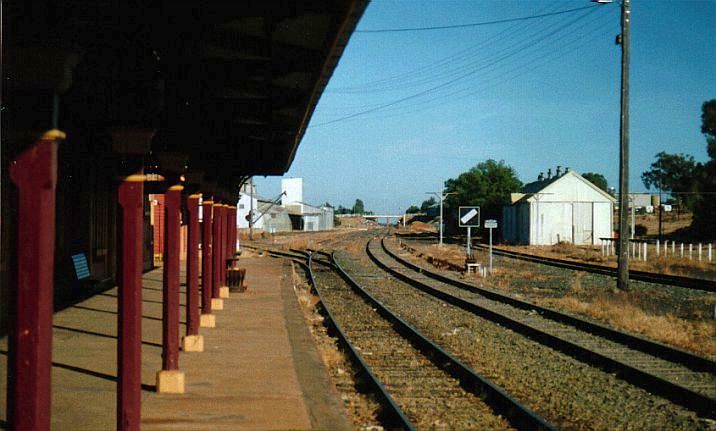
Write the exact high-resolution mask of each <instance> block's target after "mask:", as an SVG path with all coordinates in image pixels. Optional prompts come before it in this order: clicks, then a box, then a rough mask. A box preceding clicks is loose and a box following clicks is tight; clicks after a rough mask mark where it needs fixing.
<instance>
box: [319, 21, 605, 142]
mask: <svg viewBox="0 0 716 431" xmlns="http://www.w3.org/2000/svg"><path fill="white" fill-rule="evenodd" d="M582 9H584V8H582ZM592 13H594V10H590V11H588V12H587V13H585V14H582V15H581V16H579V17H578V18H577V19H575V20H573V21H571V22H570V23H568V24H566V25H562V26H560V27H557V28H555V29H554V30H552V31H550V32H548V33H546V34H540V36H539V37H537V38H536V39H531V40H525V41H522V42H521V45H518V46H517V47H514V49H512V50H506V51H507V52H502V53H500V55H499V56H498V57H497V58H493V59H490V60H489V62H488V63H487V64H484V63H482V64H480V65H474V66H473V67H471V68H469V69H468V70H467V71H464V73H461V74H459V75H457V76H455V77H454V78H452V79H450V80H448V81H445V82H442V83H441V84H439V85H436V86H433V87H431V88H427V89H425V90H422V91H419V92H417V93H415V94H412V95H409V96H406V97H402V98H399V99H397V100H393V101H391V102H389V103H384V104H382V105H378V106H376V107H373V108H371V109H365V110H362V111H359V112H355V113H352V114H349V115H345V116H342V117H340V118H335V119H332V120H327V121H324V122H321V123H318V124H313V125H310V126H309V128H314V127H321V126H326V125H329V124H333V123H338V122H342V121H345V120H349V119H352V118H355V117H360V116H364V115H366V114H370V113H373V112H376V111H382V110H385V109H386V108H389V107H392V106H396V105H399V104H402V103H404V102H406V101H409V100H413V99H416V98H419V97H421V96H424V95H426V94H429V93H432V92H434V91H436V90H440V89H443V88H446V87H448V86H451V85H452V84H454V83H457V82H459V81H462V80H464V79H465V78H467V77H469V76H473V75H475V74H476V73H477V72H480V71H484V70H486V69H490V68H492V67H494V66H495V65H497V64H498V63H500V62H503V61H504V60H506V59H508V58H511V57H514V56H515V55H517V54H519V53H521V52H523V51H525V50H526V49H529V48H531V47H534V46H536V45H537V44H539V43H540V42H542V41H544V40H546V39H548V38H550V37H551V36H553V35H555V34H557V33H559V32H561V31H564V30H565V29H568V28H569V27H570V26H573V25H575V24H576V23H578V22H579V21H580V20H581V19H583V18H585V17H586V16H588V15H590V14H592ZM453 76H454V75H453Z"/></svg>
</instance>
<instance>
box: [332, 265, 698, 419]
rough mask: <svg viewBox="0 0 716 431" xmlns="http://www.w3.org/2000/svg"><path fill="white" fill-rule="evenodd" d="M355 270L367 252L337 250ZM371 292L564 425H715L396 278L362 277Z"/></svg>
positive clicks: (364, 271) (360, 271) (358, 271)
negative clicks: (399, 281)
mask: <svg viewBox="0 0 716 431" xmlns="http://www.w3.org/2000/svg"><path fill="white" fill-rule="evenodd" d="M337 257H338V259H339V260H340V262H341V263H342V264H343V265H346V266H347V267H348V268H349V270H350V271H351V273H355V274H366V275H367V274H369V273H370V271H369V270H368V268H366V267H365V266H364V265H362V264H361V263H360V260H361V259H360V257H359V256H354V255H349V254H348V253H338V254H337ZM356 278H357V279H358V281H359V282H360V283H361V284H364V285H365V286H366V287H367V288H368V289H369V290H370V291H371V293H372V294H374V295H376V296H377V297H378V298H379V299H380V300H381V301H383V302H384V303H386V304H387V305H388V306H389V307H391V309H393V310H394V311H395V312H396V313H398V314H399V315H401V316H403V318H405V319H406V320H408V321H409V322H410V323H411V324H412V325H414V326H416V327H417V328H418V329H419V330H420V331H421V332H424V333H425V334H426V335H428V336H430V337H431V338H432V339H433V340H434V341H435V342H436V343H438V344H440V345H441V346H443V347H444V348H446V349H447V350H448V351H450V352H451V353H453V354H454V355H456V356H458V357H459V358H460V359H461V360H462V361H464V362H465V363H467V364H468V365H470V366H471V367H473V368H474V369H475V370H477V371H478V372H480V373H481V374H483V375H484V376H486V377H487V378H489V379H491V380H493V381H494V382H496V384H498V385H500V386H501V387H503V388H505V389H506V390H507V391H508V392H509V393H511V394H512V395H513V396H515V397H517V398H518V399H520V400H521V401H522V402H524V403H526V404H527V405H529V406H530V407H531V408H532V409H533V410H535V411H537V413H538V414H540V415H543V416H544V417H546V418H548V419H549V420H550V421H552V422H554V423H555V424H557V425H558V426H561V427H564V428H574V429H614V428H626V427H635V428H642V429H655V428H658V429H708V428H709V426H710V422H709V421H708V420H701V419H699V418H698V417H697V416H696V415H694V414H693V413H690V412H688V411H686V410H684V409H683V408H680V407H678V406H675V405H674V404H672V403H670V402H668V401H667V400H665V399H663V398H660V397H655V396H653V395H651V394H648V393H646V392H645V391H643V390H641V389H638V388H635V387H633V386H632V385H629V384H627V383H625V382H623V381H620V380H619V379H617V378H615V377H614V376H613V375H610V374H608V373H604V372H602V371H599V370H596V369H594V368H593V367H590V366H586V365H585V364H582V363H580V362H578V361H576V360H575V359H573V358H571V357H565V355H562V354H559V353H557V352H555V351H554V350H552V349H549V348H547V347H545V346H541V345H539V344H537V343H535V342H534V341H531V340H528V339H525V338H524V337H522V336H519V335H517V334H515V333H514V332H512V331H510V330H507V329H505V328H503V327H501V326H500V325H496V324H494V323H492V322H489V321H485V320H483V319H481V318H479V317H476V316H474V315H472V314H469V313H466V312H465V311H463V310H459V309H457V308H455V307H452V306H450V305H447V304H445V303H443V302H441V301H439V300H436V299H435V298H432V297H429V296H427V295H426V294H424V293H421V292H418V291H416V290H415V289H414V288H412V287H407V286H405V285H404V284H402V285H401V283H398V282H397V281H396V280H394V279H385V278H377V277H376V276H375V271H373V275H372V276H368V277H363V276H359V275H356Z"/></svg>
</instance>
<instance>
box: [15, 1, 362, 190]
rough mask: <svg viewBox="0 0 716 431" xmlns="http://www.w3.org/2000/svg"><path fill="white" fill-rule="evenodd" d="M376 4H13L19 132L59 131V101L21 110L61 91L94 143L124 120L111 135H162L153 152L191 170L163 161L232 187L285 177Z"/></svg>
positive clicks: (63, 115) (67, 123) (76, 127)
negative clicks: (53, 127) (55, 114)
mask: <svg viewBox="0 0 716 431" xmlns="http://www.w3.org/2000/svg"><path fill="white" fill-rule="evenodd" d="M366 5H367V0H337V1H335V0H323V1H306V2H285V1H228V0H209V1H201V2H195V1H191V2H190V1H160V2H116V1H109V0H100V1H94V2H87V1H79V0H68V1H63V2H55V1H33V0H27V1H20V0H12V1H8V2H5V3H4V17H3V18H4V23H3V24H4V33H5V34H4V35H3V41H4V44H5V45H6V47H7V49H5V50H4V53H3V57H4V58H3V63H4V66H8V67H7V72H4V75H5V76H4V77H3V78H4V80H3V82H4V88H3V93H4V94H3V96H6V93H7V95H9V97H3V100H4V101H8V106H10V107H11V108H15V109H14V111H12V114H13V115H9V116H8V119H9V120H10V121H11V122H13V124H11V125H10V126H9V127H10V128H13V127H14V128H32V127H35V126H37V127H38V128H41V127H43V125H42V124H40V125H38V123H43V122H44V121H45V120H44V119H45V118H46V119H47V121H46V122H47V123H48V124H47V126H49V125H50V124H49V122H50V121H49V118H50V116H49V111H51V108H49V107H46V106H43V107H42V109H40V112H41V113H38V109H37V104H38V103H35V102H34V101H33V103H34V105H35V106H34V109H25V110H23V107H22V106H20V104H21V103H23V102H27V101H28V100H30V99H28V98H27V97H28V96H27V95H28V94H32V97H35V94H33V93H37V92H42V91H47V89H48V88H49V89H54V90H56V92H57V93H61V94H62V97H61V111H60V124H59V126H60V128H62V129H63V130H66V131H67V132H68V139H69V140H72V139H73V138H75V139H78V136H79V135H80V134H86V135H87V136H91V139H93V140H94V143H93V144H92V145H96V142H97V139H96V136H98V135H102V134H103V132H102V130H114V131H116V130H119V129H118V128H124V129H121V131H122V133H120V134H117V133H114V134H112V133H107V134H108V135H111V136H112V139H114V140H117V139H118V138H117V136H122V137H126V136H130V135H131V136H139V135H140V134H137V133H134V134H131V133H127V132H126V129H127V128H129V129H132V128H136V129H140V130H153V131H156V133H155V134H154V137H153V140H152V142H151V146H150V148H149V147H148V148H147V154H148V153H149V149H151V153H152V156H151V157H154V158H153V159H152V160H159V159H160V157H158V155H160V154H161V153H164V152H166V153H170V154H173V155H175V154H179V155H181V157H178V158H177V157H173V158H174V159H177V160H181V163H180V164H181V165H182V166H176V165H175V166H162V167H161V168H165V169H172V170H174V171H176V170H185V171H187V170H188V171H193V172H195V173H199V175H198V176H200V177H202V178H203V179H204V180H206V181H211V182H213V183H215V184H219V185H220V186H224V187H230V188H231V189H232V190H233V189H235V188H236V187H235V186H236V183H237V179H239V178H246V177H247V176H251V175H280V174H283V173H285V172H286V171H287V170H288V169H289V167H290V165H291V162H292V161H293V159H294V156H295V154H296V150H297V147H298V144H299V143H300V141H301V138H302V137H303V135H304V133H305V130H306V127H307V125H308V122H309V120H310V117H311V114H312V113H313V110H314V108H315V106H316V104H317V102H318V99H319V97H320V95H321V93H322V92H323V89H324V88H325V86H326V84H327V82H328V80H329V78H330V76H331V74H332V73H333V70H334V69H335V67H336V65H337V63H338V60H339V58H340V56H341V55H342V53H343V50H344V48H345V46H346V44H347V42H348V39H349V37H350V35H351V34H352V32H353V30H354V28H355V26H356V24H357V22H358V20H359V19H360V17H361V15H362V13H363V11H364V9H365V7H366ZM8 92H9V93H8ZM21 97H24V99H21ZM33 100H34V99H33ZM37 100H41V99H40V98H39V96H38V98H37ZM42 100H44V99H42ZM43 103H44V102H43ZM4 105H5V103H4ZM43 110H44V111H46V112H43ZM33 116H37V118H34V117H33ZM5 126H7V124H6V125H5ZM47 128H49V127H47ZM90 130H91V132H90ZM88 139H90V138H88ZM112 148H113V150H112V151H115V152H116V151H123V150H122V149H127V150H126V151H130V150H131V151H132V152H133V153H135V154H136V153H137V148H139V149H140V150H142V149H143V148H142V147H141V145H140V146H136V145H135V146H132V144H131V143H129V144H128V143H125V142H120V143H116V142H115V143H114V146H113V147H112Z"/></svg>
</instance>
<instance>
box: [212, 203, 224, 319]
mask: <svg viewBox="0 0 716 431" xmlns="http://www.w3.org/2000/svg"><path fill="white" fill-rule="evenodd" d="M222 206H223V205H221V204H219V203H215V204H214V223H213V228H212V236H213V239H214V247H213V256H212V260H213V262H212V276H211V277H212V280H211V285H212V288H211V297H212V298H214V299H219V288H220V287H221V208H222ZM219 303H221V304H222V305H223V301H214V303H213V305H218V304H219ZM213 305H212V308H216V309H218V310H221V309H222V308H223V307H221V308H219V307H214V306H213Z"/></svg>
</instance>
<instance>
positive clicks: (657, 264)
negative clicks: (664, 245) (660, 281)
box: [500, 242, 716, 280]
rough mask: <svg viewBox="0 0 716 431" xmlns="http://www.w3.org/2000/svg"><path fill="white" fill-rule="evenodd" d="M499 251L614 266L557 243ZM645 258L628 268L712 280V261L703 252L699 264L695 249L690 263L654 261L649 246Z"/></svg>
mask: <svg viewBox="0 0 716 431" xmlns="http://www.w3.org/2000/svg"><path fill="white" fill-rule="evenodd" d="M500 248H503V249H506V250H511V251H516V252H520V253H529V254H532V255H535V256H543V257H551V258H557V259H568V260H574V261H579V262H592V263H597V264H600V265H605V266H611V267H616V266H617V257H616V256H602V255H601V248H599V247H593V246H581V245H574V244H571V243H567V242H560V243H557V244H555V245H552V246H549V247H541V246H501V247H500ZM669 250H671V249H669ZM648 255H649V260H648V261H646V262H644V261H642V260H638V259H630V260H629V267H630V268H633V269H636V270H640V271H649V272H657V273H661V274H670V275H683V276H687V277H699V278H706V279H710V280H714V279H716V262H708V261H707V260H706V257H705V253H704V257H703V259H702V260H701V261H699V260H698V259H697V258H696V251H695V250H694V258H693V259H692V260H689V259H688V258H686V257H684V258H682V257H678V256H668V257H664V256H663V255H662V256H660V257H658V258H657V257H655V256H656V251H655V246H654V245H653V244H652V245H650V246H649V250H648Z"/></svg>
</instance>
